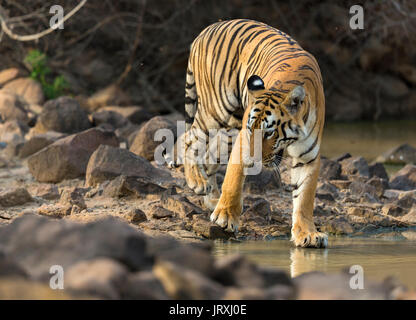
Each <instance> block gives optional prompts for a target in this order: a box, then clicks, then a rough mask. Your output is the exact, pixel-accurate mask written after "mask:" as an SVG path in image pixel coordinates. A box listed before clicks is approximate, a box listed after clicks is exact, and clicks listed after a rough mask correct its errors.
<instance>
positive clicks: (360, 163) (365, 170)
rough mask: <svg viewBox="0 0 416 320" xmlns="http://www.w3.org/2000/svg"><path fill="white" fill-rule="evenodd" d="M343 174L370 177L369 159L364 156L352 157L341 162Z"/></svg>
mask: <svg viewBox="0 0 416 320" xmlns="http://www.w3.org/2000/svg"><path fill="white" fill-rule="evenodd" d="M340 163H341V168H342V175H344V176H347V177H349V176H362V177H366V178H369V177H370V169H369V167H368V163H367V161H366V160H365V159H364V158H363V157H351V158H347V159H344V160H342V161H341V162H340Z"/></svg>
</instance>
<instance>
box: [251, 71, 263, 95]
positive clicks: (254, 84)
mask: <svg viewBox="0 0 416 320" xmlns="http://www.w3.org/2000/svg"><path fill="white" fill-rule="evenodd" d="M247 88H248V92H249V94H250V96H252V97H257V96H259V95H260V94H262V93H263V92H264V90H265V88H264V82H263V80H262V79H261V78H260V77H259V76H256V75H253V76H251V77H250V78H248V80H247Z"/></svg>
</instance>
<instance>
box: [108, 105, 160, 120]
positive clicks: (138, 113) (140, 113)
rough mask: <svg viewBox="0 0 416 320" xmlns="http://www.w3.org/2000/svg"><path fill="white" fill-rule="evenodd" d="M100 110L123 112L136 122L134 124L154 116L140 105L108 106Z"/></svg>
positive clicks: (123, 114) (124, 115) (126, 116)
mask: <svg viewBox="0 0 416 320" xmlns="http://www.w3.org/2000/svg"><path fill="white" fill-rule="evenodd" d="M100 110H103V111H112V112H116V113H118V114H121V115H122V116H123V117H125V118H126V119H128V120H129V121H130V122H131V123H134V124H142V123H143V122H145V121H148V120H150V119H151V118H152V117H153V115H152V113H150V112H148V111H147V110H146V109H145V108H143V107H139V106H129V107H117V106H107V107H104V108H102V109H100ZM165 118H166V117H165Z"/></svg>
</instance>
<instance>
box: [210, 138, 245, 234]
mask: <svg viewBox="0 0 416 320" xmlns="http://www.w3.org/2000/svg"><path fill="white" fill-rule="evenodd" d="M242 135H243V134H242V131H240V133H239V134H238V136H237V141H240V143H236V144H234V146H233V149H232V151H231V155H230V159H229V161H228V165H227V171H226V173H225V177H224V182H223V184H222V190H221V191H222V193H221V196H220V199H219V201H218V203H217V206H216V207H215V210H214V212H213V213H212V214H211V217H210V218H211V221H212V222H215V223H217V224H218V225H220V226H221V227H223V228H225V229H226V230H227V231H231V232H236V231H237V230H238V225H239V219H240V215H241V212H242V210H243V186H244V180H245V175H244V164H243V161H242V156H241V153H242V151H241V148H240V145H241V141H242Z"/></svg>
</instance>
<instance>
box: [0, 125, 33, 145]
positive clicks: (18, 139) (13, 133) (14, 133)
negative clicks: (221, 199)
mask: <svg viewBox="0 0 416 320" xmlns="http://www.w3.org/2000/svg"><path fill="white" fill-rule="evenodd" d="M28 130H29V128H28V126H27V125H26V124H24V123H22V122H20V121H18V120H12V121H7V122H5V123H0V141H2V142H7V143H23V141H24V139H25V138H24V136H25V134H26V132H27V131H28Z"/></svg>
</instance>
